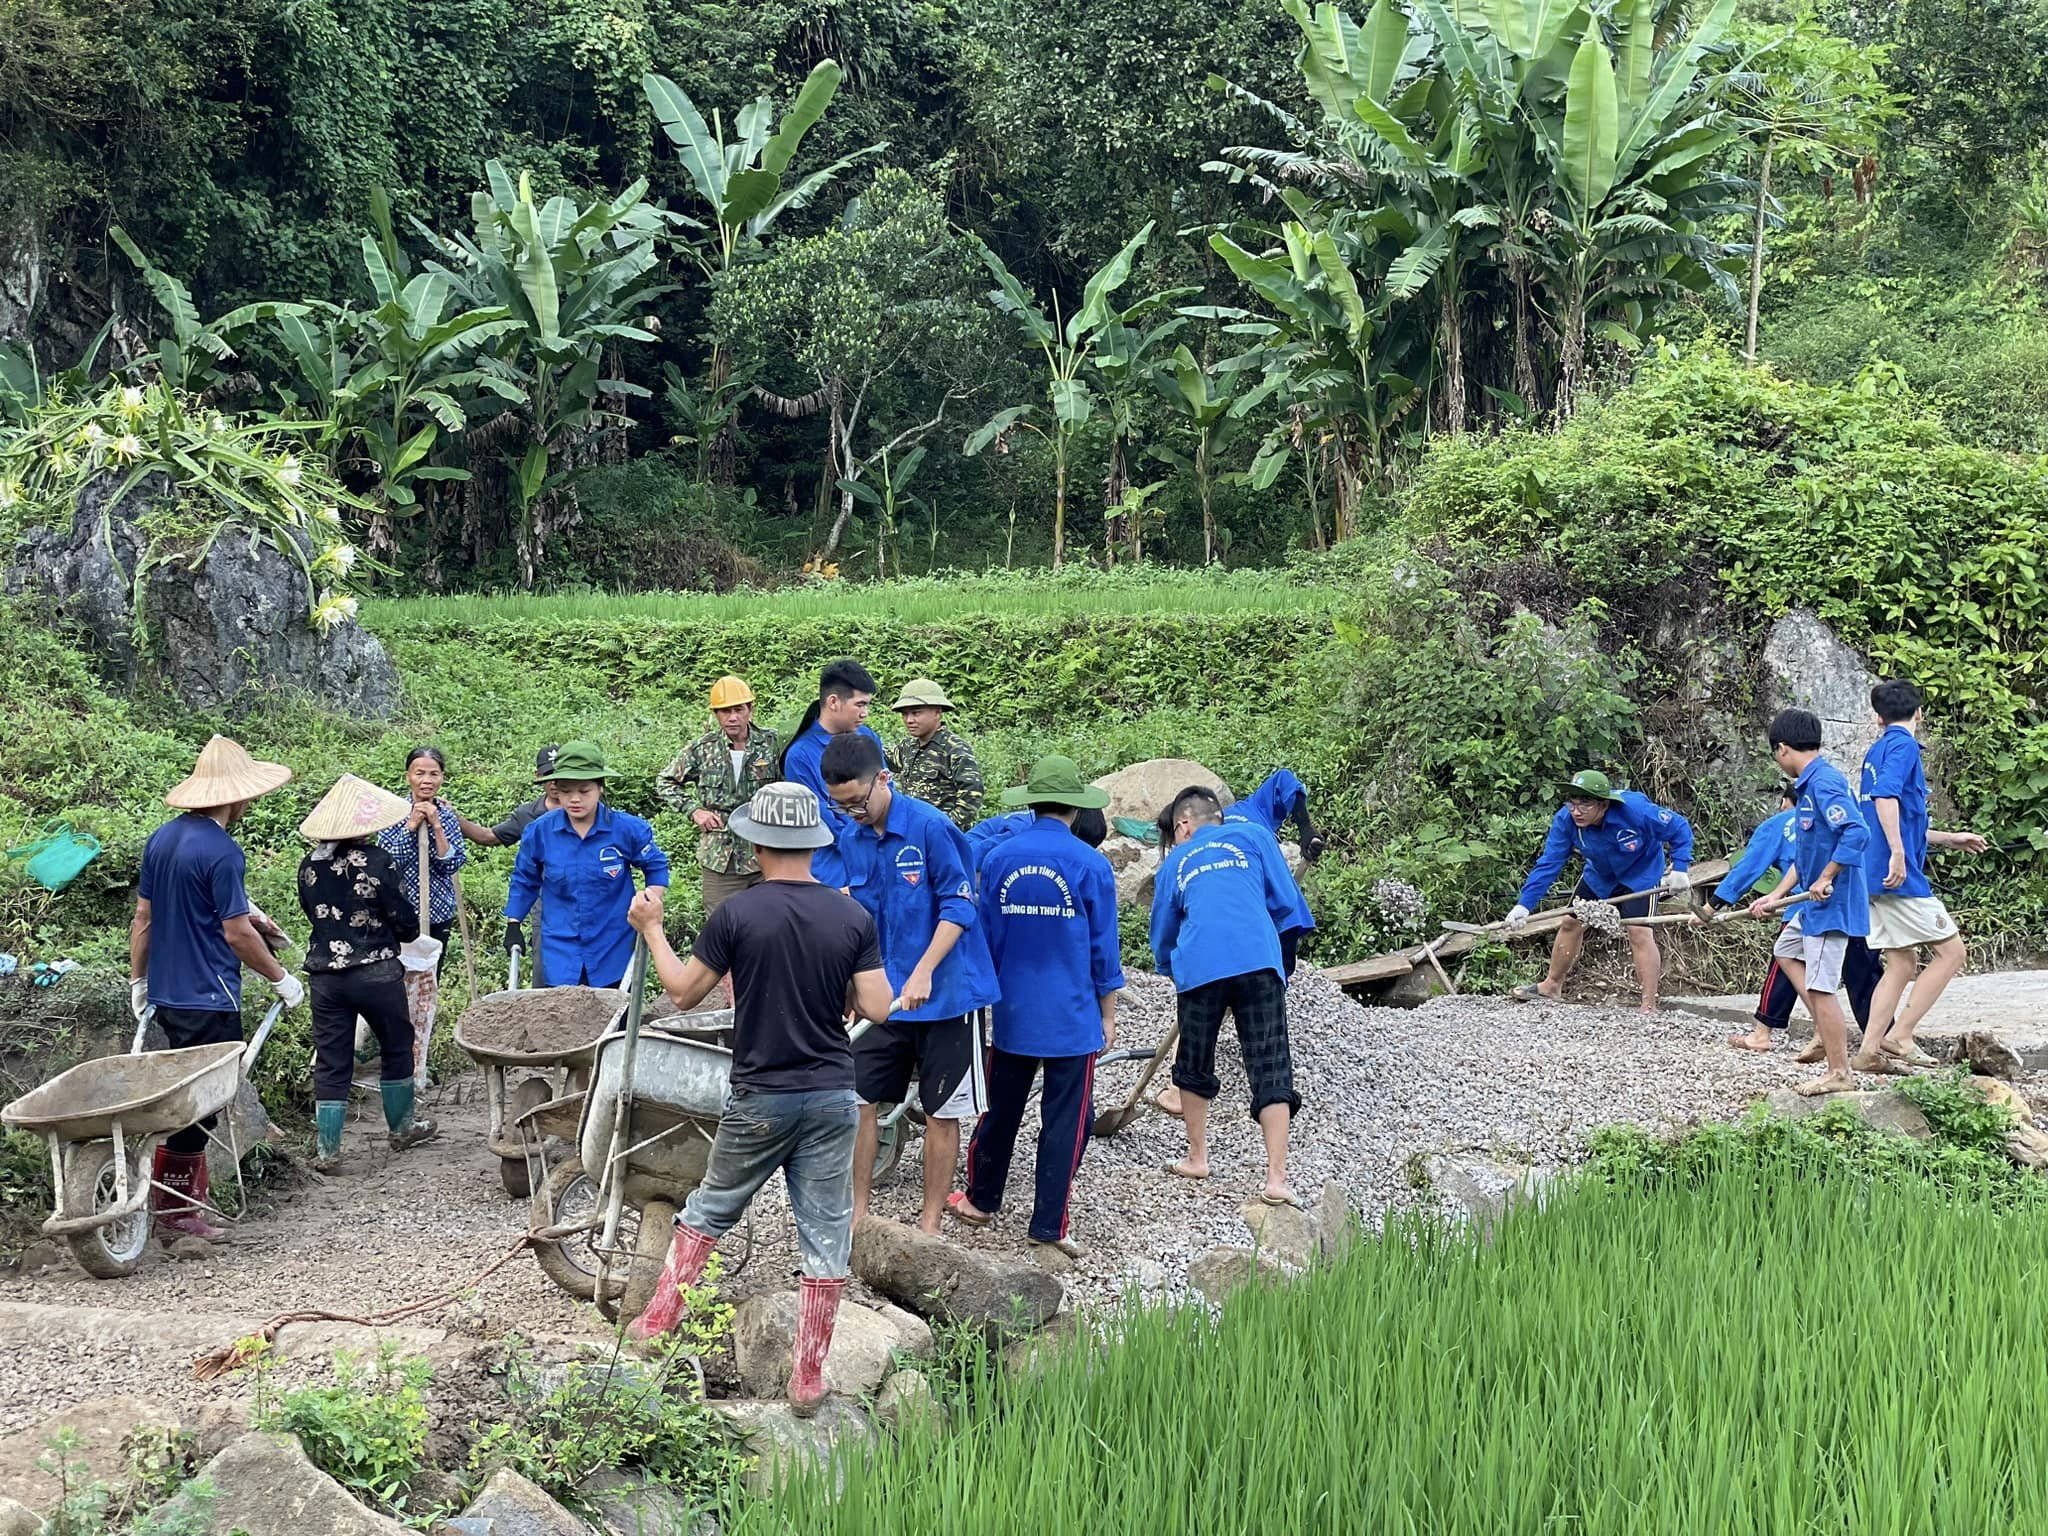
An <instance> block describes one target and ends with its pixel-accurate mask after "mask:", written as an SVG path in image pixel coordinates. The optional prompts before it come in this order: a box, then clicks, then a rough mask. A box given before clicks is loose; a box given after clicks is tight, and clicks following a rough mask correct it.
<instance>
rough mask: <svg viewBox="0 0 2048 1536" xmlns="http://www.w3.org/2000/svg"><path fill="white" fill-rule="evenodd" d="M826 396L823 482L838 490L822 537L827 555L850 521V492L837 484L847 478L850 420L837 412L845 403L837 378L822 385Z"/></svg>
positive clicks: (844, 533)
mask: <svg viewBox="0 0 2048 1536" xmlns="http://www.w3.org/2000/svg"><path fill="white" fill-rule="evenodd" d="M825 389H826V395H827V399H828V400H829V402H830V404H831V408H832V415H831V426H830V427H829V428H828V429H827V432H826V437H825V478H824V482H823V483H824V484H825V485H827V486H831V487H834V488H836V489H837V490H838V492H839V512H838V515H836V516H835V517H834V518H833V519H832V531H831V532H830V533H828V534H826V536H825V551H824V552H825V553H826V554H827V555H831V554H833V553H835V552H836V551H837V550H838V548H839V541H840V540H841V539H843V538H845V537H846V525H847V524H848V523H850V522H852V521H853V492H851V491H849V490H847V489H846V487H844V486H842V485H840V484H839V482H840V481H841V480H844V479H845V478H847V475H846V470H847V466H848V464H849V462H850V461H851V453H850V451H849V450H848V448H847V440H848V438H849V437H850V436H851V435H852V432H853V423H852V422H850V421H848V420H847V419H846V418H845V417H844V416H842V415H841V414H840V413H841V412H842V411H843V410H844V409H845V405H846V388H845V384H844V382H843V381H842V380H840V379H836V378H835V379H834V380H832V382H831V383H830V384H828V385H826V386H825Z"/></svg>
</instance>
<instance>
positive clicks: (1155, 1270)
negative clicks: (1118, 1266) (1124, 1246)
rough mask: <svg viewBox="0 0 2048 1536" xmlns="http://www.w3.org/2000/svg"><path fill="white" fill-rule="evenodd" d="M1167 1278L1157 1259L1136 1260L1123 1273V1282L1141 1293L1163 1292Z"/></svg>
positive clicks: (1162, 1265)
mask: <svg viewBox="0 0 2048 1536" xmlns="http://www.w3.org/2000/svg"><path fill="white" fill-rule="evenodd" d="M1167 1279H1168V1276H1167V1273H1166V1266H1165V1265H1164V1264H1162V1263H1160V1262H1159V1261H1158V1260H1157V1259H1138V1260H1136V1261H1134V1262H1133V1263H1132V1264H1131V1266H1130V1267H1129V1268H1128V1269H1126V1270H1125V1271H1124V1276H1123V1282H1124V1284H1126V1285H1133V1286H1136V1287H1137V1288H1138V1289H1139V1290H1141V1291H1147V1292H1149V1291H1163V1290H1165V1289H1166V1282H1167Z"/></svg>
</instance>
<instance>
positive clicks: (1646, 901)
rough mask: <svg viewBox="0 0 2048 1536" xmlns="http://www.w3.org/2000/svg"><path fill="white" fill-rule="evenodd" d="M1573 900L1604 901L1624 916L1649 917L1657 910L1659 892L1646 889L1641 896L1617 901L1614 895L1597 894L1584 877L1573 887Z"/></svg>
mask: <svg viewBox="0 0 2048 1536" xmlns="http://www.w3.org/2000/svg"><path fill="white" fill-rule="evenodd" d="M1572 900H1573V901H1604V902H1606V903H1607V905H1609V906H1610V907H1613V908H1614V909H1615V910H1616V911H1618V912H1620V913H1621V915H1622V916H1623V917H1648V916H1650V915H1651V914H1652V913H1653V912H1655V911H1656V910H1657V893H1656V892H1655V891H1645V892H1643V894H1642V895H1640V896H1631V897H1629V898H1628V900H1626V901H1616V900H1615V899H1614V898H1613V897H1612V896H1595V895H1594V894H1593V888H1592V887H1591V886H1590V885H1588V884H1586V882H1585V881H1584V880H1583V879H1582V880H1580V881H1579V883H1578V884H1577V885H1575V886H1573V887H1572Z"/></svg>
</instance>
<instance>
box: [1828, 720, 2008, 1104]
mask: <svg viewBox="0 0 2048 1536" xmlns="http://www.w3.org/2000/svg"><path fill="white" fill-rule="evenodd" d="M1870 707H1871V709H1872V711H1873V712H1874V713H1875V714H1876V715H1877V720H1878V724H1879V725H1881V726H1883V727H1884V730H1883V732H1882V734H1880V735H1879V736H1878V738H1877V740H1876V741H1875V742H1873V743H1871V746H1870V750H1869V751H1868V752H1866V753H1865V754H1864V757H1863V782H1862V784H1861V786H1860V792H1861V798H1862V801H1863V813H1864V821H1865V822H1866V823H1867V824H1868V827H1869V832H1870V840H1869V843H1868V845H1867V847H1866V848H1865V850H1864V859H1863V874H1864V879H1865V881H1866V882H1867V883H1868V885H1869V888H1870V947H1871V948H1872V949H1873V950H1875V951H1878V952H1879V953H1881V954H1882V955H1883V956H1884V979H1883V980H1882V981H1880V982H1879V983H1878V985H1877V999H1876V1001H1875V1002H1874V1003H1873V1004H1872V1008H1871V1014H1872V1017H1874V1018H1878V1019H1890V1020H1892V1023H1891V1025H1890V1027H1889V1029H1879V1030H1878V1031H1876V1032H1875V1034H1872V1033H1871V1032H1869V1031H1866V1032H1865V1033H1864V1036H1863V1046H1862V1049H1861V1050H1859V1051H1858V1052H1857V1053H1856V1056H1855V1059H1854V1060H1853V1061H1851V1062H1850V1065H1851V1066H1852V1067H1854V1068H1856V1069H1857V1070H1858V1071H1860V1072H1884V1071H1889V1070H1892V1064H1893V1063H1894V1062H1904V1063H1907V1064H1909V1065H1911V1066H1916V1067H1928V1066H1933V1065H1934V1064H1935V1063H1934V1058H1933V1057H1932V1056H1930V1055H1928V1054H1927V1053H1926V1052H1925V1051H1923V1050H1921V1049H1920V1047H1919V1046H1918V1045H1916V1044H1915V1043H1914V1041H1913V1031H1914V1030H1915V1029H1916V1028H1917V1027H1918V1026H1919V1023H1920V1021H1921V1020H1922V1019H1924V1018H1926V1017H1927V1010H1928V1009H1930V1008H1932V1007H1933V1006H1934V1004H1935V1001H1936V1000H1937V999H1938V998H1939V997H1940V996H1941V994H1942V990H1943V989H1944V988H1945V987H1947V986H1948V984H1949V983H1950V982H1951V981H1953V980H1954V979H1955V978H1956V977H1957V975H1959V974H1960V973H1961V971H1962V969H1963V962H1964V961H1965V959H1967V958H1968V955H1967V952H1966V951H1965V949H1964V947H1963V936H1962V934H1961V932H1959V931H1958V930H1957V928H1956V920H1955V919H1954V918H1953V917H1951V916H1949V912H1948V908H1947V907H1946V906H1944V905H1943V904H1942V900H1941V898H1940V897H1939V896H1937V895H1935V894H1934V887H1933V886H1932V885H1930V884H1929V883H1928V880H1927V850H1928V848H1929V846H1930V845H1932V846H1937V847H1950V848H1962V849H1966V850H1967V851H1969V852H1971V853H1982V852H1983V851H1984V850H1985V848H1986V847H1987V846H1988V844H1987V843H1986V842H1985V840H1984V839H1983V838H1982V837H1979V836H1978V835H1977V834H1976V833H1974V832H1932V831H1929V830H1928V825H1927V820H1928V818H1927V802H1928V799H1929V793H1928V788H1927V771H1926V769H1925V768H1924V767H1923V766H1922V765H1921V761H1920V719H1921V711H1920V691H1919V689H1917V688H1915V687H1914V686H1913V685H1912V684H1911V683H1904V682H1887V683H1879V684H1878V685H1877V686H1876V687H1875V688H1873V689H1871V690H1870ZM1923 947H1926V948H1929V949H1931V950H1932V951H1933V954H1932V957H1931V958H1930V959H1929V960H1928V962H1927V965H1926V967H1925V968H1924V969H1923V968H1921V966H1920V955H1919V951H1920V950H1921V949H1922V948H1923ZM1908 986H1910V987H1912V989H1913V996H1912V999H1911V1000H1910V1001H1906V988H1907V987H1908ZM1901 1002H1905V1006H1904V1008H1903V1009H1901V1008H1900V1004H1901ZM1895 1014H1896V1018H1894V1015H1895Z"/></svg>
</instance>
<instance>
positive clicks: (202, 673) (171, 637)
mask: <svg viewBox="0 0 2048 1536" xmlns="http://www.w3.org/2000/svg"><path fill="white" fill-rule="evenodd" d="M119 485H120V481H119V480H118V479H117V478H116V477H114V476H112V475H108V476H104V477H102V478H101V479H99V480H97V481H95V482H93V483H92V484H91V485H89V486H87V487H86V488H85V490H84V491H83V492H82V493H81V494H80V496H79V498H78V507H77V510H76V512H75V513H74V515H73V517H72V520H71V526H70V527H69V528H68V529H53V528H36V529H31V530H30V531H29V532H28V533H27V534H25V535H24V536H23V537H22V538H21V539H20V541H19V542H18V543H17V544H16V546H15V550H14V559H13V564H12V565H11V566H10V567H9V568H8V570H7V571H6V576H5V588H6V591H7V593H8V595H10V596H21V595H25V594H28V595H34V596H36V597H38V598H40V599H41V600H42V602H43V605H44V606H45V607H46V608H47V609H48V611H49V612H50V613H51V615H52V617H54V618H55V619H56V620H57V621H58V622H60V623H62V624H63V625H65V626H66V627H68V628H73V629H77V630H80V631H82V632H84V634H85V635H86V636H87V637H88V638H89V639H90V641H91V643H92V645H93V648H94V649H95V651H96V652H97V653H98V654H99V655H100V657H101V658H102V662H103V665H104V667H105V670H106V671H107V673H108V675H109V676H110V677H111V678H113V679H114V680H115V681H117V682H119V683H121V684H122V685H124V686H132V685H133V684H135V683H136V682H139V681H142V680H145V679H148V680H153V681H157V682H160V683H162V684H163V685H164V686H165V687H167V688H168V689H169V690H170V692H171V693H173V694H174V695H176V697H177V698H178V699H179V700H180V701H181V702H182V703H184V704H185V705H186V706H187V707H188V708H191V709H195V710H202V711H208V712H217V711H226V712H230V713H240V712H242V711H244V710H246V709H247V708H249V707H250V706H252V705H254V704H256V703H258V702H260V701H262V700H264V699H266V698H270V697H274V696H278V695H285V696H292V695H303V696H306V697H309V698H311V699H312V700H313V701H315V702H316V703H318V704H320V705H323V706H324V707H326V708H328V709H331V710H335V711H337V712H339V713H342V714H347V715H354V716H358V717H361V718H365V719H373V720H388V719H389V718H391V716H392V715H393V714H394V713H395V712H396V711H397V708H398V704H399V681H398V669H397V668H396V667H395V666H393V665H392V662H391V658H390V657H389V656H388V655H387V654H386V653H385V651H384V647H383V645H382V644H381V643H380V642H379V641H378V640H377V638H376V637H375V636H374V635H372V634H370V633H369V632H368V631H367V630H365V629H363V628H362V627H361V626H359V625H357V624H354V623H343V624H340V625H337V626H336V627H335V628H334V630H333V632H332V633H331V634H329V635H326V636H324V637H323V636H321V635H320V634H319V633H317V632H316V631H315V630H314V629H313V628H312V627H311V626H309V625H308V624H307V622H306V614H307V612H308V610H309V609H310V607H311V605H312V599H313V596H314V593H313V591H312V587H311V583H310V582H309V581H308V580H307V578H306V574H305V572H304V571H302V570H301V569H300V568H299V565H298V562H297V561H295V560H293V559H291V558H289V557H287V556H286V555H283V554H280V553H279V552H278V551H277V550H275V549H272V548H270V547H269V546H268V545H253V546H252V541H251V539H250V538H249V537H248V536H247V535H246V534H244V533H238V532H236V531H232V530H231V531H230V532H229V533H227V534H224V535H223V536H222V537H221V538H219V539H217V540H216V541H215V542H214V544H213V547H212V548H211V549H210V550H208V552H207V554H206V558H205V559H204V561H202V562H201V564H200V566H199V568H198V569H197V570H191V569H188V568H187V567H186V566H184V565H182V564H178V563H175V562H173V563H170V564H164V565H159V566H157V567H155V568H154V569H153V570H151V572H150V573H149V575H148V577H147V578H146V579H145V581H144V583H143V599H142V601H143V617H144V619H145V620H146V625H145V627H146V629H147V631H148V633H149V636H150V643H149V644H148V645H147V646H145V647H144V648H142V649H141V650H138V648H137V646H136V644H135V629H136V623H135V617H136V616H135V613H134V608H133V594H134V581H133V575H134V571H135V569H136V566H137V564H138V562H139V561H140V559H141V557H142V554H143V550H144V546H145V542H146V541H145V539H144V537H143V535H142V533H141V531H140V530H139V529H138V528H137V527H136V524H135V519H136V518H137V517H139V516H141V515H142V514H143V513H144V512H146V511H148V510H149V509H150V508H151V507H152V506H153V505H155V504H157V503H159V502H161V501H163V500H166V499H174V496H175V493H174V492H173V490H172V487H171V484H170V482H169V480H168V479H167V478H165V477H164V476H161V475H151V476H148V477H146V478H145V479H143V480H142V481H141V482H139V483H138V484H137V485H136V486H134V487H133V488H132V489H131V490H130V491H129V493H128V494H127V496H126V497H124V498H122V499H121V501H120V502H119V503H118V504H112V505H110V503H112V502H113V496H114V492H115V491H116V490H117V489H118V488H119ZM308 548H309V552H310V546H308Z"/></svg>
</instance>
